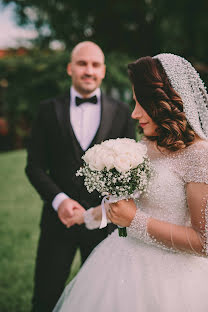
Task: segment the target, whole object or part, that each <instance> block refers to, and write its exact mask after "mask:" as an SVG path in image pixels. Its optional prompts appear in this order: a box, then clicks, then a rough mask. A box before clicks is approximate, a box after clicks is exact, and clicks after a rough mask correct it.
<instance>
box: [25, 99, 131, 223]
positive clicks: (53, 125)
mask: <svg viewBox="0 0 208 312" xmlns="http://www.w3.org/2000/svg"><path fill="white" fill-rule="evenodd" d="M69 104H70V103H69V96H63V97H59V98H55V99H51V100H47V101H45V102H43V103H42V104H41V105H40V110H39V113H38V116H37V119H36V121H35V123H34V125H33V127H32V131H31V136H30V140H29V142H28V158H27V166H26V174H27V176H28V178H29V180H30V182H31V183H32V185H33V186H34V187H35V189H36V190H37V191H38V193H39V194H40V196H41V198H42V199H43V201H44V203H45V205H44V206H45V208H46V209H45V213H43V220H42V223H48V222H50V216H52V217H53V218H54V220H55V219H56V220H58V218H57V216H56V213H55V211H54V209H53V208H52V207H51V203H52V201H53V199H54V197H55V196H56V195H57V194H58V193H60V192H64V193H66V194H67V195H68V196H70V197H71V198H72V199H74V200H76V201H78V202H79V203H80V204H81V205H83V207H84V208H86V209H88V208H89V207H92V206H97V205H99V204H100V201H101V198H100V197H99V194H98V193H97V192H96V191H94V192H93V193H88V192H87V190H86V188H85V186H84V184H83V178H82V177H76V175H75V173H76V171H77V170H78V169H79V167H80V166H81V165H82V159H81V157H82V155H83V154H84V151H83V150H82V148H81V146H80V144H79V142H78V141H77V139H76V136H75V134H74V132H73V129H72V126H71V123H70V115H69V114H70V110H69ZM86 131H87V129H86ZM118 137H121V138H122V137H129V138H135V127H134V122H133V120H132V119H131V117H130V112H129V108H128V107H127V105H125V104H123V103H121V102H119V101H116V100H114V99H112V98H110V97H108V96H106V95H104V94H102V96H101V122H100V126H99V129H98V131H97V133H96V135H95V137H94V139H93V141H92V142H91V145H90V146H93V145H94V144H98V143H101V142H102V141H104V140H107V139H115V138H118ZM44 216H45V217H44ZM54 216H56V217H54ZM55 222H59V221H55Z"/></svg>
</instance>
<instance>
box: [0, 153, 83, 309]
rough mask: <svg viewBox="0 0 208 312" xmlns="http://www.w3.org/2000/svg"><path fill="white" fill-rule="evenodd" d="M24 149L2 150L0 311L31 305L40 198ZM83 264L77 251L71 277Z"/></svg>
mask: <svg viewBox="0 0 208 312" xmlns="http://www.w3.org/2000/svg"><path fill="white" fill-rule="evenodd" d="M25 162H26V152H25V151H24V150H21V151H15V152H9V153H2V154H0V311H1V312H28V311H30V309H31V297H32V289H33V273H34V265H35V257H36V249H37V242H38V236H39V220H40V213H41V206H42V203H41V200H40V198H39V196H38V194H37V193H36V192H35V190H34V189H33V187H32V186H31V185H30V184H29V182H28V180H27V178H26V176H25V173H24V167H25ZM79 265H80V255H79V253H77V254H76V257H75V260H74V263H73V266H72V272H71V275H70V277H69V280H70V279H71V278H72V277H73V276H74V275H75V274H76V272H77V271H78V269H79Z"/></svg>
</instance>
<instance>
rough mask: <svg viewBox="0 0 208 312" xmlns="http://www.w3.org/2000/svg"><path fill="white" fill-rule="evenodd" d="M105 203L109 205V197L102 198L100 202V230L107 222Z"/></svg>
mask: <svg viewBox="0 0 208 312" xmlns="http://www.w3.org/2000/svg"><path fill="white" fill-rule="evenodd" d="M106 203H108V204H109V203H110V198H109V196H105V197H103V199H102V202H101V208H102V220H101V224H100V229H103V228H104V227H106V226H107V224H108V220H107V216H106V210H105V204H106Z"/></svg>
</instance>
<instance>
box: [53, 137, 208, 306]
mask: <svg viewBox="0 0 208 312" xmlns="http://www.w3.org/2000/svg"><path fill="white" fill-rule="evenodd" d="M147 145H148V154H149V157H150V159H151V162H152V166H153V169H154V175H153V177H152V178H151V182H150V184H149V189H148V192H147V193H146V194H144V195H142V196H141V198H140V199H139V200H138V201H137V202H136V204H137V206H138V208H139V209H140V210H142V211H145V213H147V214H148V215H149V216H151V217H153V218H155V219H159V220H162V221H167V222H170V223H172V224H176V225H182V226H191V221H192V223H193V218H194V217H193V218H192V219H191V217H190V211H189V208H188V205H187V196H186V184H187V183H189V182H196V183H197V184H198V183H201V184H203V183H205V184H207V185H206V186H208V142H207V141H198V142H197V143H195V144H193V145H191V146H189V147H187V148H186V149H185V150H183V151H180V152H176V153H172V154H170V155H169V156H167V155H163V154H162V153H161V152H159V151H158V150H155V149H153V148H152V144H149V143H148V144H147ZM199 196H200V194H199ZM203 199H206V208H205V211H206V214H205V215H206V216H207V215H208V213H207V210H208V205H207V199H208V188H207V194H205V195H204V194H203ZM203 202H204V201H203ZM201 210H202V207H198V211H199V213H200V211H201ZM196 218H197V213H196ZM206 221H207V220H206ZM207 229H208V226H207V223H206V230H207ZM127 231H128V236H127V237H119V236H118V231H117V230H115V231H114V232H113V233H112V234H111V235H110V236H108V237H107V238H106V239H105V240H104V241H103V242H101V243H100V244H99V245H98V246H97V247H96V248H95V249H94V251H93V252H92V254H91V255H90V256H89V258H88V259H87V261H86V263H85V264H84V265H83V267H82V268H81V269H80V271H79V273H78V274H77V276H76V277H75V278H74V279H73V280H72V281H71V283H69V285H68V286H67V287H66V288H65V291H64V292H63V294H62V296H61V298H60V299H59V301H58V303H57V305H56V307H55V309H54V312H58V311H59V312H83V311H85V312H106V311H107V312H207V311H208V258H207V257H206V256H203V255H199V254H196V253H194V252H191V251H181V250H178V249H175V246H173V248H172V247H166V246H165V243H159V242H157V241H156V240H154V239H152V240H151V239H147V240H143V239H141V238H139V237H137V235H136V231H137V228H136V227H135V226H134V227H133V228H131V226H130V227H129V228H127ZM173 234H174V233H173ZM206 235H207V234H206ZM207 237H208V236H207ZM190 240H191V238H189V241H190ZM206 244H207V241H206V242H205V245H206ZM206 248H207V245H206V246H205V249H206ZM205 254H206V252H205Z"/></svg>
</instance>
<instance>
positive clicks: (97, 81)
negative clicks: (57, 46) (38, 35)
mask: <svg viewBox="0 0 208 312" xmlns="http://www.w3.org/2000/svg"><path fill="white" fill-rule="evenodd" d="M67 72H68V74H69V75H70V76H71V78H72V87H71V89H70V94H67V95H66V96H62V97H59V98H54V99H50V100H47V101H45V102H44V103H42V104H41V106H40V110H39V113H38V116H37V119H36V121H35V123H34V125H33V128H32V132H31V137H30V140H29V144H28V158H27V166H26V174H27V176H28V178H29V180H30V182H31V183H32V184H33V186H34V187H35V189H36V190H37V192H38V193H39V194H40V196H41V198H42V200H43V202H44V206H43V211H42V217H41V223H40V228H41V232H40V239H39V245H38V252H37V259H36V270H35V286H34V296H33V310H32V311H33V312H49V311H50V312H51V311H52V309H53V307H54V305H55V304H56V302H57V300H58V298H59V297H60V295H61V293H62V291H63V289H64V285H65V282H66V280H67V278H68V276H69V272H70V267H71V264H72V261H73V259H74V256H75V253H76V250H77V248H79V249H80V252H81V258H82V263H83V262H84V261H85V260H86V258H87V257H88V255H89V254H90V252H91V251H92V250H93V248H94V247H95V246H96V245H97V244H98V243H99V242H101V241H102V240H103V239H104V238H105V237H106V236H107V234H108V230H107V229H106V228H105V229H102V230H91V231H90V230H87V229H86V227H85V226H84V225H81V226H79V225H74V226H72V227H68V225H69V221H70V218H71V217H72V216H73V214H74V211H75V210H76V209H80V210H83V209H88V208H90V207H95V206H97V205H99V204H100V201H101V199H100V198H99V195H98V194H97V193H96V192H93V193H91V194H89V193H88V192H87V190H86V188H85V186H84V185H83V181H82V179H81V178H78V177H76V175H75V173H76V171H77V169H78V168H79V167H80V166H81V165H82V160H81V157H82V155H83V154H84V151H85V150H86V149H88V148H89V147H91V146H93V145H94V144H98V143H101V142H102V141H104V140H106V139H115V138H117V137H129V138H134V126H133V124H132V120H131V118H130V112H129V109H128V107H127V106H126V105H124V104H123V103H121V102H118V101H115V100H114V99H112V98H110V97H108V96H106V95H105V94H103V92H101V90H100V85H101V83H102V80H103V78H104V77H105V63H104V54H103V52H102V50H101V49H100V47H99V46H97V45H96V44H95V43H93V42H89V41H85V42H81V43H79V44H78V45H77V46H76V47H75V48H74V49H73V51H72V54H71V61H70V63H69V64H68V67H67Z"/></svg>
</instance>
